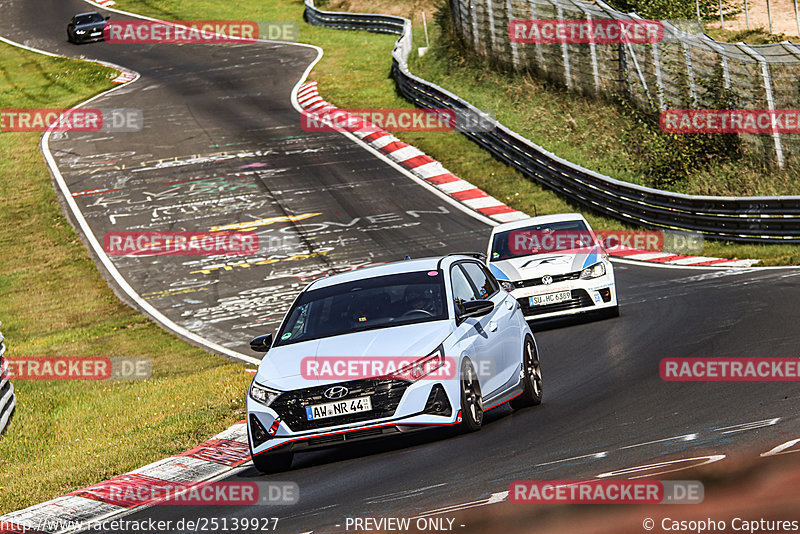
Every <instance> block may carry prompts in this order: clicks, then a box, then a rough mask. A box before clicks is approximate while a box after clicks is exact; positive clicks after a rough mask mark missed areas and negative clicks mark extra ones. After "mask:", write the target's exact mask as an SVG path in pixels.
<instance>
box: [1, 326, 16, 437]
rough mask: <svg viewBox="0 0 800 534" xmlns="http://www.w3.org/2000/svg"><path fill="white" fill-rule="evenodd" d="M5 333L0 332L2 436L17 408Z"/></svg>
mask: <svg viewBox="0 0 800 534" xmlns="http://www.w3.org/2000/svg"><path fill="white" fill-rule="evenodd" d="M0 324H2V323H0ZM4 341H5V339H4V338H3V333H2V332H0V434H3V433H4V432H5V431H6V426H7V425H8V422H9V421H10V420H11V416H12V415H14V409H15V408H16V406H17V397H16V396H15V395H14V386H13V385H11V381H10V380H9V376H10V372H9V370H8V361H7V360H6V359H5V352H6V346H5V343H4Z"/></svg>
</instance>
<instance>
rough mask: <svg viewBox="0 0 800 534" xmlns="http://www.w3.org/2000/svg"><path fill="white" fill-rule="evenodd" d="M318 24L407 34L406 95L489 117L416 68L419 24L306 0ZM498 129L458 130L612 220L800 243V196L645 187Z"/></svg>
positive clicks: (395, 69)
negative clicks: (412, 58)
mask: <svg viewBox="0 0 800 534" xmlns="http://www.w3.org/2000/svg"><path fill="white" fill-rule="evenodd" d="M305 4H306V20H307V21H308V22H309V23H310V24H314V25H318V26H326V27H330V28H338V29H346V30H369V31H375V32H380V33H393V34H399V35H400V38H399V39H398V40H397V43H396V44H395V47H394V50H393V51H392V75H393V77H394V79H395V82H396V83H397V87H398V90H399V91H400V93H401V94H402V95H403V96H405V97H406V98H407V99H409V100H410V101H411V102H413V103H414V104H416V105H417V106H420V107H423V108H448V109H452V110H454V111H455V112H456V114H457V115H464V116H468V117H483V118H484V119H485V121H492V119H491V118H490V117H488V116H487V115H486V114H485V113H483V112H482V111H481V110H479V109H478V108H476V107H475V106H473V105H472V104H470V103H469V102H466V101H465V100H462V99H461V98H459V97H458V96H456V95H454V94H453V93H451V92H449V91H447V90H445V89H443V88H441V87H439V86H438V85H436V84H433V83H431V82H428V81H425V80H423V79H422V78H419V77H417V76H414V75H413V74H411V72H410V71H409V70H408V56H409V53H410V52H411V49H412V38H411V35H412V34H411V21H409V20H408V19H405V18H403V17H396V16H392V15H375V14H366V13H337V12H330V11H322V10H319V9H317V8H316V7H315V6H314V1H313V0H305ZM493 124H494V126H495V127H494V128H492V129H487V128H469V127H464V126H463V125H462V124H461V123H459V125H458V126H457V129H459V131H460V132H461V133H463V134H464V135H466V136H467V137H469V138H470V139H472V140H473V141H475V142H476V143H477V144H478V145H480V146H481V147H483V148H485V149H486V150H488V151H489V152H491V153H492V154H494V155H495V156H496V157H497V158H498V159H500V160H502V161H504V162H506V163H507V164H509V165H511V166H512V167H514V168H516V169H518V170H519V171H521V172H522V173H523V174H525V175H526V176H528V177H529V178H532V179H534V180H536V181H537V182H539V183H541V184H543V185H545V186H546V187H548V188H550V189H552V190H554V191H556V192H557V193H559V194H561V195H562V196H564V197H566V198H568V199H569V200H571V201H573V202H575V203H578V204H580V205H582V206H584V207H586V208H588V209H590V210H592V211H595V212H598V213H602V214H604V215H607V216H609V217H613V218H615V219H618V220H621V221H624V222H628V223H636V224H640V225H644V226H648V227H653V228H661V229H673V230H685V231H690V232H700V233H702V234H703V235H705V236H706V237H709V238H714V239H726V240H731V241H743V242H757V243H800V197H798V196H782V197H715V196H696V195H683V194H679V193H671V192H667V191H660V190H658V189H652V188H649V187H642V186H638V185H635V184H630V183H627V182H623V181H620V180H615V179H614V178H611V177H609V176H604V175H602V174H599V173H596V172H594V171H591V170H589V169H585V168H583V167H581V166H579V165H576V164H574V163H570V162H569V161H566V160H564V159H562V158H559V157H558V156H556V155H555V154H552V153H550V152H548V151H547V150H545V149H543V148H542V147H540V146H538V145H536V144H535V143H532V142H531V141H529V140H528V139H525V138H524V137H522V136H521V135H519V134H517V133H515V132H513V131H511V130H509V129H508V128H506V127H505V126H503V125H502V124H500V123H498V122H494V123H493Z"/></svg>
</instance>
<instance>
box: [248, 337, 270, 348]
mask: <svg viewBox="0 0 800 534" xmlns="http://www.w3.org/2000/svg"><path fill="white" fill-rule="evenodd" d="M270 347H272V334H264V335H263V336H258V337H254V338H253V339H252V340H250V350H253V351H255V352H267V351H268V350H269V349H270Z"/></svg>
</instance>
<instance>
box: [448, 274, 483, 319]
mask: <svg viewBox="0 0 800 534" xmlns="http://www.w3.org/2000/svg"><path fill="white" fill-rule="evenodd" d="M450 281H451V282H452V285H453V301H454V303H455V306H456V311H458V312H463V311H464V306H463V304H464V303H465V302H469V301H471V300H476V299H477V298H478V297H477V296H476V295H475V291H474V290H473V289H472V286H471V285H470V283H469V280H468V279H467V275H465V274H464V271H462V270H461V268H460V267H459V266H458V265H453V267H452V268H451V269H450Z"/></svg>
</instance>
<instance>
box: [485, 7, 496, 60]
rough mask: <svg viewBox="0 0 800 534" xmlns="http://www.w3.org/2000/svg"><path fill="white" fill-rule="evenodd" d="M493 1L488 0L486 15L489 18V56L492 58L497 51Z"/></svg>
mask: <svg viewBox="0 0 800 534" xmlns="http://www.w3.org/2000/svg"><path fill="white" fill-rule="evenodd" d="M492 1H493V0H486V15H487V16H488V18H489V56H492V55H493V54H494V53H495V50H496V45H495V41H496V37H495V34H494V32H495V27H494V7H493V6H492Z"/></svg>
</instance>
